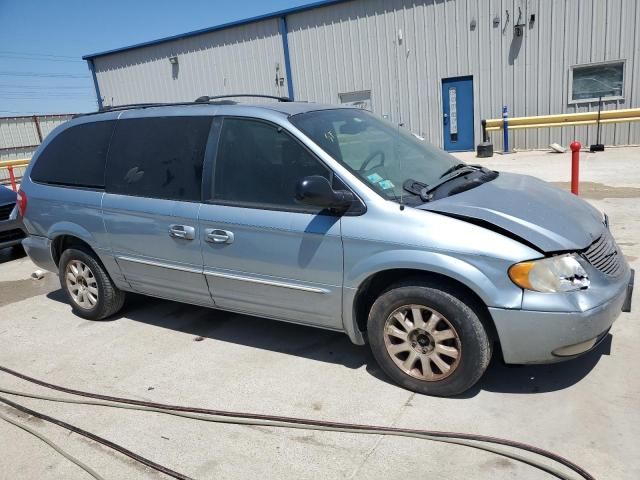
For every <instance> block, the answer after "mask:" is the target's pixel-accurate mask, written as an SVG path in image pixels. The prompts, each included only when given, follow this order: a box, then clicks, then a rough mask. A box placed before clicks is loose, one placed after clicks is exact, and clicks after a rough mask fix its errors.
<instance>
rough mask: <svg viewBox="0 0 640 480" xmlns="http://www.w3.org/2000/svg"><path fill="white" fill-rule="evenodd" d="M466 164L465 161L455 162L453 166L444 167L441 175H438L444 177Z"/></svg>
mask: <svg viewBox="0 0 640 480" xmlns="http://www.w3.org/2000/svg"><path fill="white" fill-rule="evenodd" d="M466 166H467V164H466V163H456V164H455V165H454V166H453V167H451V168H448V169H446V170H445V171H444V172H443V174H442V175H440V178H442V177H445V176H447V175H449V174H450V173H451V172H455V171H456V170H460V169H461V168H464V167H466Z"/></svg>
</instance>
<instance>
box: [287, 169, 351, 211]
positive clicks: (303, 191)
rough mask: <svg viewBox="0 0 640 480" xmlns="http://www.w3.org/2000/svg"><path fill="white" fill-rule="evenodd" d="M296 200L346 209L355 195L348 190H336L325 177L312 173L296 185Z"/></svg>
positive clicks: (307, 203)
mask: <svg viewBox="0 0 640 480" xmlns="http://www.w3.org/2000/svg"><path fill="white" fill-rule="evenodd" d="M296 200H297V201H299V202H300V203H304V204H305V205H313V206H316V207H324V208H335V209H337V210H346V209H347V208H349V207H350V206H351V203H352V202H353V200H354V196H353V194H352V193H351V192H348V191H346V190H340V191H336V190H334V189H333V188H331V185H330V184H329V180H327V179H326V178H325V177H322V176H320V175H312V176H310V177H305V178H303V179H302V180H300V181H299V182H298V184H297V185H296Z"/></svg>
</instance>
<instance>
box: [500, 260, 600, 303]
mask: <svg viewBox="0 0 640 480" xmlns="http://www.w3.org/2000/svg"><path fill="white" fill-rule="evenodd" d="M509 278H511V281H512V282H513V283H515V284H516V285H518V286H519V287H522V288H526V289H527V290H534V291H536V292H549V293H550V292H571V291H573V290H580V289H582V288H587V287H588V286H589V276H588V275H587V272H585V270H584V268H582V265H580V263H579V262H578V260H577V258H576V255H574V254H566V255H558V256H557V257H550V258H543V259H541V260H532V261H530V262H522V263H516V264H515V265H512V266H511V268H509Z"/></svg>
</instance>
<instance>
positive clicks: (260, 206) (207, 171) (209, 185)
mask: <svg viewBox="0 0 640 480" xmlns="http://www.w3.org/2000/svg"><path fill="white" fill-rule="evenodd" d="M225 119H234V120H247V121H254V122H258V123H264V124H266V125H269V126H270V127H273V128H275V129H281V130H282V131H283V132H284V133H285V135H288V136H289V137H290V138H291V139H292V140H293V141H294V142H296V143H297V144H298V145H299V146H300V147H301V148H302V149H304V150H305V151H306V152H307V153H308V154H309V155H310V156H311V157H312V158H313V159H314V160H315V161H317V162H318V163H319V164H320V165H321V166H322V167H324V168H325V169H326V170H327V171H328V172H329V174H330V181H331V184H332V185H333V183H334V182H335V181H336V179H337V180H338V181H339V182H340V183H342V184H343V185H344V187H345V190H347V191H350V192H351V193H352V194H353V196H354V198H355V201H354V202H353V204H352V205H351V206H350V207H349V209H348V210H347V211H345V212H340V213H338V212H335V211H334V210H332V209H320V208H319V207H312V206H307V205H303V204H300V206H299V207H292V206H290V207H285V206H276V205H272V204H267V203H251V202H241V201H233V200H221V199H216V198H215V173H216V165H217V163H218V158H219V150H220V137H221V135H222V129H223V127H224V120H225ZM216 120H219V121H218V122H216ZM211 129H212V134H211V136H210V139H209V143H207V152H208V151H209V146H211V148H212V152H211V155H210V156H208V155H205V166H204V168H203V171H202V172H203V173H202V203H203V204H206V205H220V206H227V207H238V208H251V209H255V210H267V211H277V212H289V213H304V214H314V215H331V216H358V215H363V214H364V213H365V212H366V211H367V207H366V204H365V202H364V201H363V200H362V199H361V198H360V196H359V195H358V194H357V193H356V192H354V191H353V189H352V188H351V187H349V185H348V183H347V182H345V181H344V180H343V179H342V178H340V176H339V175H338V174H337V173H336V172H335V171H334V170H333V169H332V168H331V167H330V166H329V165H327V164H326V163H325V162H324V161H323V160H322V159H321V158H320V157H318V156H317V155H316V154H315V153H314V152H313V151H312V150H311V149H310V148H309V147H307V145H305V144H304V142H302V141H301V140H300V139H299V138H298V137H297V136H296V135H294V134H293V132H291V131H290V130H289V129H287V128H285V127H284V126H282V125H279V124H277V123H275V122H272V121H269V120H266V119H264V118H258V117H250V116H246V115H229V114H225V115H216V116H215V117H214V120H213V122H212V124H211ZM214 129H215V130H217V131H215V132H214Z"/></svg>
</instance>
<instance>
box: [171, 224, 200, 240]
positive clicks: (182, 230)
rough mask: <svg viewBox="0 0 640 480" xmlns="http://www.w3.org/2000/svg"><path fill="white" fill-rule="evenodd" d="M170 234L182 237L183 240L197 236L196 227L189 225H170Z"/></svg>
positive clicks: (174, 236)
mask: <svg viewBox="0 0 640 480" xmlns="http://www.w3.org/2000/svg"><path fill="white" fill-rule="evenodd" d="M169 236H170V237H173V238H182V239H183V240H193V239H194V238H196V229H195V228H193V227H190V226H189V225H169Z"/></svg>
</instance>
